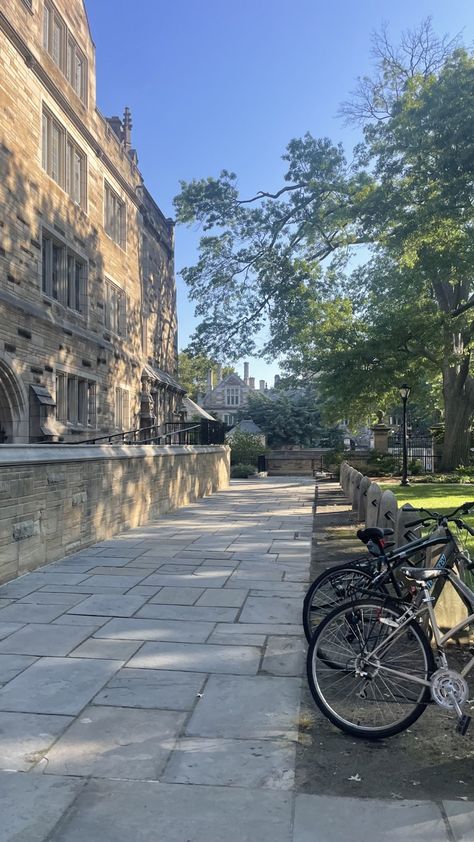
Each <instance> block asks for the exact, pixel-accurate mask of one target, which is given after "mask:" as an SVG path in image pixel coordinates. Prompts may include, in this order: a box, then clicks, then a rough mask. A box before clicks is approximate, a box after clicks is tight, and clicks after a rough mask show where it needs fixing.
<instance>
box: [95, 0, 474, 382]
mask: <svg viewBox="0 0 474 842" xmlns="http://www.w3.org/2000/svg"><path fill="white" fill-rule="evenodd" d="M86 6H87V11H88V14H89V19H90V24H91V29H92V35H93V38H94V41H95V44H96V48H97V101H98V105H99V108H100V109H101V111H102V112H103V113H104V114H106V115H107V116H110V115H112V114H119V115H121V114H122V113H123V108H124V106H125V105H128V106H130V108H131V111H132V118H133V133H132V138H133V145H134V146H135V147H136V149H137V151H138V157H139V167H140V170H141V172H142V173H143V176H144V178H145V181H146V184H147V186H148V188H149V189H150V191H151V192H152V194H153V196H154V198H155V199H156V201H157V202H158V204H159V205H160V207H161V209H162V210H163V212H164V213H165V214H166V215H167V216H172V215H173V205H172V200H173V196H174V195H176V193H177V192H178V191H179V180H180V179H184V180H190V179H192V178H201V177H206V176H209V175H217V174H218V173H219V172H220V170H221V169H222V168H227V169H230V170H233V171H235V172H236V173H237V174H238V176H239V184H240V186H241V188H242V191H243V192H244V193H247V194H248V195H250V194H252V195H253V194H254V193H255V192H256V191H257V190H273V189H277V188H278V187H279V186H281V176H282V173H283V171H284V167H283V162H282V161H281V155H282V153H283V151H284V148H285V146H286V144H287V143H288V141H289V140H290V139H291V138H292V137H299V136H301V135H302V134H304V132H306V131H310V132H311V133H312V134H313V135H315V136H329V137H330V138H331V139H332V140H334V141H342V142H343V143H344V145H345V146H346V148H347V150H348V151H350V149H351V147H352V146H353V144H354V143H355V142H356V141H357V140H358V134H357V132H356V131H354V130H349V129H347V128H345V127H344V126H343V124H342V122H341V120H340V119H338V117H337V110H338V106H339V104H340V103H341V101H342V100H344V99H346V98H347V97H348V94H349V92H350V91H351V89H352V88H353V87H354V83H355V80H356V78H357V76H360V75H363V74H364V73H368V72H369V71H370V39H371V33H372V32H373V30H374V29H379V28H380V26H381V24H382V23H383V22H385V23H386V24H388V27H389V31H390V33H391V35H392V36H393V37H392V40H393V41H397V40H398V38H399V36H400V34H401V32H402V31H404V30H405V29H407V28H411V27H413V26H416V25H417V24H418V23H419V22H420V21H421V20H422V19H424V18H425V17H427V16H428V15H431V16H432V17H433V24H434V27H435V29H436V31H437V32H438V33H439V34H440V35H443V34H446V33H449V34H450V35H455V34H457V33H459V32H462V33H463V38H464V42H465V44H466V45H467V46H471V45H472V44H473V42H474V3H473V0H333V2H328V0H238V2H235V1H234V2H230V1H229V0H174V2H164V0H135V2H133V3H131V2H130V0H127V2H125V0H86ZM198 237H199V232H197V231H188V230H187V229H184V228H182V227H177V229H176V269H177V272H178V273H179V269H180V268H181V267H183V266H186V265H191V264H192V263H194V262H195V259H196V255H197V252H196V244H197V242H198ZM177 282H178V316H179V338H180V348H183V347H185V345H186V343H187V340H188V337H189V334H190V333H191V332H192V329H193V326H194V324H195V320H194V315H193V306H192V305H191V304H190V303H189V302H188V301H187V296H186V288H185V285H184V283H183V282H182V281H181V280H180V278H179V274H178V277H177ZM238 368H239V372H240V373H241V374H242V372H241V371H240V368H241V365H240V366H238ZM276 371H278V366H277V364H275V365H271V366H268V365H265V364H264V363H262V362H261V361H259V360H254V361H251V372H250V374H251V375H254V376H255V377H256V378H257V381H258V380H259V379H261V378H262V379H263V378H264V379H267V380H268V381H269V382H271V381H272V379H273V374H274V373H275V372H276Z"/></svg>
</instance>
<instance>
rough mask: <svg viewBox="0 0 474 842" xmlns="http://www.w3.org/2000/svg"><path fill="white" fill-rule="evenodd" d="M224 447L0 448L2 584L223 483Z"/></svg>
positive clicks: (226, 474)
mask: <svg viewBox="0 0 474 842" xmlns="http://www.w3.org/2000/svg"><path fill="white" fill-rule="evenodd" d="M229 465H230V451H229V448H228V447H227V446H224V445H209V446H206V447H205V446H199V447H198V446H196V447H191V446H186V445H182V446H172V445H170V446H165V447H157V446H154V445H137V446H131V445H94V446H91V445H21V446H16V445H2V446H1V447H0V582H5V581H7V580H9V579H13V578H15V576H19V575H21V574H22V573H25V572H26V571H27V570H34V569H35V568H36V567H40V566H41V565H43V564H47V563H49V562H51V561H55V560H56V559H58V558H62V557H63V556H65V555H68V554H70V553H73V552H77V551H78V550H80V549H81V548H82V547H86V546H88V545H90V544H93V543H95V542H96V541H102V540H104V539H106V538H110V537H112V536H113V535H115V534H117V533H118V532H121V531H123V530H124V529H129V528H131V527H134V526H140V525H142V524H145V523H148V522H149V521H150V520H154V519H155V518H157V517H159V515H161V514H164V513H165V512H168V511H170V509H176V508H179V507H181V506H186V505H188V504H189V503H191V502H193V501H194V500H197V499H198V498H199V497H203V496H206V495H208V494H212V493H213V492H214V491H217V490H219V489H221V488H226V487H227V485H228V483H229Z"/></svg>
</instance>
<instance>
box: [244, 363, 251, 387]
mask: <svg viewBox="0 0 474 842" xmlns="http://www.w3.org/2000/svg"><path fill="white" fill-rule="evenodd" d="M249 373H250V366H249V364H248V363H244V383H245V385H246V386H248V385H249Z"/></svg>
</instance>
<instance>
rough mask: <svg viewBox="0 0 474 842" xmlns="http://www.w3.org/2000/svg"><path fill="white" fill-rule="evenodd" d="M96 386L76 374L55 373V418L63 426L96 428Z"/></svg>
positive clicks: (92, 381) (93, 382) (91, 381)
mask: <svg viewBox="0 0 474 842" xmlns="http://www.w3.org/2000/svg"><path fill="white" fill-rule="evenodd" d="M96 394H97V385H96V383H95V381H94V380H88V379H87V378H85V377H79V376H78V375H76V374H66V373H64V372H62V371H58V372H57V373H56V417H57V419H58V421H61V422H62V423H63V424H71V425H73V426H81V427H94V428H95V426H96V418H97V409H96Z"/></svg>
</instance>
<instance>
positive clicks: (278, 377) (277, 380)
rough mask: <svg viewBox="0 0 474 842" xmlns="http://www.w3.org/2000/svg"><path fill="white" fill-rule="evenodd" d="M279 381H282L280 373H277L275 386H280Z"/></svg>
mask: <svg viewBox="0 0 474 842" xmlns="http://www.w3.org/2000/svg"><path fill="white" fill-rule="evenodd" d="M279 382H280V375H279V374H275V386H278V384H279Z"/></svg>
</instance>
